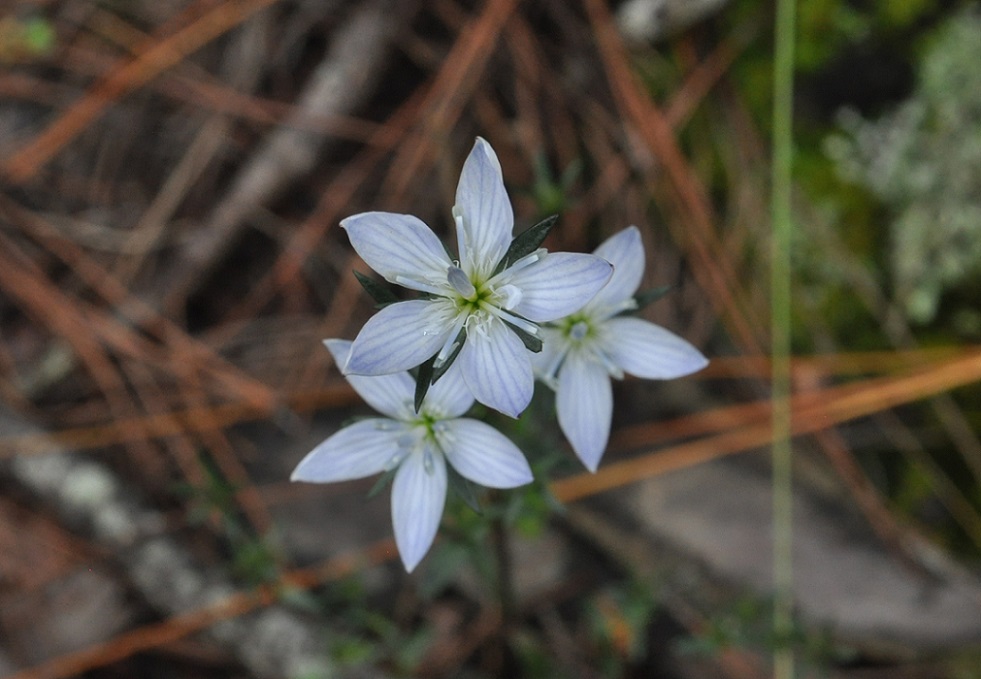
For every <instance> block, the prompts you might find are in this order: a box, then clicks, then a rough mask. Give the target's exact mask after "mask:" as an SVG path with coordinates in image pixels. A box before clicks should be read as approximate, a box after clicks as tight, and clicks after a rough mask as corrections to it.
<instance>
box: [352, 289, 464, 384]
mask: <svg viewBox="0 0 981 679" xmlns="http://www.w3.org/2000/svg"><path fill="white" fill-rule="evenodd" d="M448 310H449V307H448V306H447V305H446V304H445V303H444V300H438V299H436V300H422V299H417V300H411V301H408V302H398V303H396V304H391V305H389V306H387V307H385V308H384V309H382V310H381V311H379V312H378V313H377V314H375V315H374V316H372V317H371V318H369V319H368V322H367V323H365V324H364V327H363V328H361V332H359V333H358V336H357V337H355V338H354V342H353V343H352V344H351V353H350V355H349V356H348V359H347V363H346V364H345V365H344V366H343V367H342V368H341V372H343V373H344V374H345V375H387V374H391V373H396V372H402V371H403V370H408V369H410V368H414V367H416V366H417V365H420V364H421V363H422V362H423V361H425V360H426V359H428V358H429V357H430V356H432V355H433V354H435V353H436V352H437V351H439V348H440V347H441V346H443V343H444V342H445V341H446V338H447V336H448V335H449V333H450V331H451V329H452V325H451V323H452V317H451V316H448V315H447V311H448Z"/></svg>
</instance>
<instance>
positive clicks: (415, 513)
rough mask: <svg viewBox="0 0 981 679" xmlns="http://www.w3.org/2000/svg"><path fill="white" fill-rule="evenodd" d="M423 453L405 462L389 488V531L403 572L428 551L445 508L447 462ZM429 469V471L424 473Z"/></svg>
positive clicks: (410, 569)
mask: <svg viewBox="0 0 981 679" xmlns="http://www.w3.org/2000/svg"><path fill="white" fill-rule="evenodd" d="M428 459H429V464H428V465H427V463H426V454H425V453H423V452H422V451H419V452H416V453H413V454H412V455H409V457H407V458H405V460H404V461H403V462H402V464H401V465H400V466H399V470H398V472H397V473H396V474H395V481H394V483H393V484H392V527H393V528H394V530H395V544H396V545H398V548H399V554H400V555H401V556H402V563H403V564H405V570H406V571H408V572H410V573H411V572H412V569H413V568H415V567H416V566H417V565H418V564H419V562H420V561H422V557H424V556H425V555H426V552H428V551H429V547H430V546H431V545H432V544H433V539H434V538H435V537H436V531H437V530H438V529H439V521H440V519H441V518H442V516H443V506H444V505H445V504H446V461H445V460H444V459H443V456H442V455H439V454H430V455H429V458H428ZM427 466H428V469H427Z"/></svg>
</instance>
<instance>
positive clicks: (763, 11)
mask: <svg viewBox="0 0 981 679" xmlns="http://www.w3.org/2000/svg"><path fill="white" fill-rule="evenodd" d="M798 5H799V8H798V37H797V40H798V44H797V61H796V64H795V69H796V87H795V102H794V105H795V140H796V157H795V164H794V179H795V187H794V195H793V202H794V219H795V223H794V231H793V279H794V285H793V291H792V294H793V319H792V322H793V326H792V337H793V353H794V356H793V361H792V369H793V370H792V380H793V388H794V394H793V399H792V404H793V408H794V419H793V426H794V430H795V433H796V434H797V437H796V438H795V439H794V474H795V486H794V489H795V508H794V509H795V511H794V569H795V574H794V575H795V581H794V589H793V595H794V602H795V622H794V627H793V633H792V634H791V635H788V636H787V638H775V637H774V635H773V633H772V632H771V617H772V598H771V596H772V585H771V581H772V577H771V565H770V564H771V556H770V554H771V544H770V541H771V538H770V524H771V483H770V472H769V468H768V465H769V462H768V460H769V457H768V454H767V446H768V444H769V441H770V430H769V417H770V401H769V386H768V385H769V375H770V362H769V360H768V344H769V332H770V330H769V328H770V321H769V314H768V305H769V302H768V300H769V291H768V273H767V272H768V267H769V260H768V258H769V254H770V251H769V247H770V233H771V231H770V224H769V188H768V185H769V177H770V160H769V159H770V151H769V141H768V140H769V135H770V132H771V130H770V120H771V98H770V97H771V81H772V71H773V59H772V54H773V39H772V34H773V8H772V7H771V4H770V3H764V2H760V1H759V0H729V1H728V2H727V1H726V0H681V1H679V0H627V1H625V2H608V1H606V0H573V1H570V0H543V1H541V2H527V1H526V2H519V1H518V0H485V1H483V2H480V1H474V2H471V1H469V0H433V1H432V2H429V1H427V2H421V1H413V0H406V1H404V2H396V1H394V0H392V1H388V0H364V1H361V2H354V1H353V0H235V1H231V0H225V1H222V0H153V1H151V0H4V2H3V3H2V4H0V676H2V677H7V678H10V679H13V678H16V679H27V678H28V677H32V678H41V677H45V678H54V677H90V678H92V679H96V678H98V679H103V678H115V677H141V678H144V677H146V678H155V677H160V678H172V677H180V678H187V679H196V678H210V677H242V678H246V677H249V678H251V677H255V678H265V677H269V678H273V677H286V678H290V679H293V678H295V679H319V678H321V677H377V678H384V677H468V678H471V677H472V678H474V679H479V678H482V677H584V678H592V677H611V678H617V677H638V678H640V677H643V678H648V677H651V678H666V679H675V678H676V679H688V678H691V679H695V678H703V677H720V678H732V679H743V678H745V679H751V678H755V677H767V676H770V674H771V669H770V657H771V655H772V653H773V651H774V649H777V648H786V647H790V648H792V649H793V650H794V653H795V656H796V658H797V663H798V669H799V673H800V675H801V676H811V677H843V678H849V679H852V678H853V679H878V678H887V677H888V678H889V679H895V678H900V679H902V678H917V679H919V678H934V677H935V678H942V679H970V678H978V677H981V442H979V430H981V405H979V404H981V387H979V386H978V381H979V379H981V294H979V290H981V285H979V283H981V68H979V67H978V65H979V64H981V8H979V5H978V3H976V2H968V1H966V0H965V1H961V2H954V1H947V2H942V1H940V0H910V1H908V2H891V1H889V0H862V1H856V0H808V1H807V2H801V3H798ZM477 135H480V136H483V137H485V138H486V139H488V141H490V143H491V144H492V145H493V147H494V148H495V150H496V151H497V153H498V155H499V157H500V159H501V163H502V165H503V170H504V177H505V181H506V183H507V185H508V190H509V193H510V195H511V198H512V200H513V203H514V206H515V214H516V218H517V225H516V231H517V230H520V229H523V228H526V227H527V226H530V225H532V224H534V223H536V222H537V221H538V220H539V219H541V218H542V217H544V216H548V215H551V214H556V213H558V214H559V215H560V219H559V222H558V226H557V227H556V228H555V229H554V230H553V232H552V234H551V235H550V236H549V240H548V241H547V242H546V245H547V246H548V247H550V248H552V249H560V250H570V251H584V252H588V251H591V250H592V249H593V248H595V247H596V246H597V245H598V244H599V243H600V242H601V241H602V240H604V239H605V238H606V237H608V236H610V235H611V234H613V233H615V232H617V231H619V230H620V229H622V228H624V227H625V226H627V225H629V224H637V225H638V226H639V227H640V228H641V232H642V234H643V239H644V244H645V249H646V252H647V256H648V263H647V273H646V278H645V281H644V287H645V288H656V287H660V286H671V290H670V292H669V293H668V294H667V295H666V296H664V297H663V298H662V299H660V300H658V301H657V302H656V303H654V304H653V305H651V306H650V307H648V308H647V309H646V310H645V311H644V316H645V317H646V318H648V319H649V320H652V321H654V322H656V323H659V324H661V325H663V326H665V327H667V328H668V329H670V330H672V331H673V332H675V333H678V334H680V335H682V336H683V337H685V338H686V339H688V340H689V341H691V342H692V343H693V344H695V345H696V346H697V347H699V348H700V349H701V350H702V351H703V352H704V353H705V354H706V355H707V356H709V357H710V358H711V359H712V362H711V364H710V365H709V367H708V368H707V369H706V370H704V371H702V372H701V373H699V374H697V375H694V376H692V377H689V378H685V379H682V380H678V381H674V382H668V383H653V382H641V381H639V380H630V379H628V380H626V381H624V382H621V383H618V384H617V385H616V387H615V397H616V403H617V408H616V412H615V420H614V430H613V436H612V439H611V444H610V448H609V450H608V452H607V454H606V457H605V459H604V462H603V465H602V466H601V468H600V471H599V473H597V474H596V475H590V474H586V473H583V471H582V469H581V467H580V466H579V465H578V464H577V463H576V462H575V461H574V458H573V456H572V455H571V452H570V451H569V450H568V448H567V447H566V444H565V443H564V441H562V439H561V437H560V436H559V435H558V434H557V428H556V427H555V423H554V413H553V412H552V411H551V408H552V405H551V400H552V399H551V398H550V394H548V393H547V392H546V393H542V394H539V395H538V396H536V400H535V402H534V404H533V408H532V411H531V412H530V413H529V414H528V416H527V417H526V418H523V419H522V421H521V422H520V423H517V424H508V423H506V422H502V421H501V420H494V422H495V423H496V424H499V425H501V426H510V427H511V429H510V430H509V433H510V435H512V436H513V437H514V438H515V440H516V441H517V442H518V443H519V444H520V446H521V447H522V449H523V450H524V451H525V452H526V454H527V455H528V456H529V458H530V459H531V460H532V462H533V464H534V465H536V469H537V470H538V471H539V472H541V473H540V475H539V478H540V481H539V482H538V483H537V485H536V486H535V487H533V488H531V489H528V490H524V491H515V492H513V493H509V494H507V495H506V500H505V503H504V506H505V507H506V512H507V521H508V522H509V524H510V525H511V526H512V527H513V530H512V534H511V535H512V537H511V545H510V546H511V552H510V557H511V562H512V566H513V568H512V570H511V576H512V578H513V585H514V590H515V593H516V600H515V602H514V610H513V611H510V612H509V614H508V615H504V614H502V610H501V607H500V606H499V605H498V602H497V599H496V598H495V594H494V586H493V582H494V581H495V575H494V574H493V573H490V574H488V572H487V571H488V566H487V564H488V562H489V560H488V559H487V558H485V557H486V555H487V554H488V552H489V550H491V549H492V545H491V544H490V543H491V542H492V541H491V538H490V537H489V535H488V524H487V520H486V517H482V516H478V515H476V514H474V513H473V512H471V511H470V510H469V509H466V508H465V507H462V506H460V503H459V502H458V501H455V500H453V501H451V505H450V507H449V510H448V514H447V519H446V522H445V524H444V529H443V530H442V531H441V539H440V541H439V542H438V543H437V545H436V546H435V547H434V548H433V551H432V552H431V553H430V555H429V556H428V557H427V559H426V560H425V561H424V562H423V563H422V565H421V566H420V567H419V569H418V570H417V571H416V572H415V573H413V574H412V575H411V576H409V575H406V574H405V572H404V570H403V569H402V567H401V564H400V563H399V562H398V559H397V554H396V553H395V550H394V546H393V544H392V543H391V541H390V537H389V536H390V534H391V527H390V521H389V506H388V498H387V492H383V493H381V494H380V495H378V496H377V497H372V498H370V499H366V497H365V496H366V494H368V493H369V491H370V489H371V488H372V486H373V484H374V480H373V479H368V480H365V481H362V482H352V483H346V484H338V485H334V486H308V485H292V484H290V483H289V482H288V478H289V473H290V471H291V470H292V469H293V467H294V466H295V465H296V464H297V462H299V460H300V459H301V458H302V457H303V455H305V454H306V452H307V451H309V450H310V449H311V448H312V447H313V446H314V445H316V443H318V442H319V441H320V440H322V439H323V438H325V437H326V436H328V435H330V434H331V433H332V432H334V431H336V430H337V428H338V427H339V426H340V425H341V424H343V423H345V422H347V421H349V420H350V419H351V418H352V417H355V416H359V415H365V414H367V413H368V412H369V411H368V409H367V407H366V406H364V405H363V404H362V403H361V402H360V400H359V399H358V397H357V396H356V395H355V394H354V393H353V392H352V391H351V390H350V389H349V388H348V387H347V386H346V384H345V382H344V380H343V378H342V377H341V376H340V374H339V373H338V371H337V369H336V367H335V366H334V365H333V364H332V361H331V359H330V356H329V354H328V352H327V351H326V350H324V349H323V347H322V346H321V339H323V338H325V337H343V338H352V337H353V336H354V335H355V333H356V332H357V330H358V329H359V328H360V327H361V325H362V324H363V323H364V321H365V320H366V319H367V318H368V317H369V316H370V315H371V313H373V307H372V303H371V302H370V300H369V298H368V297H367V295H366V294H365V293H364V292H363V291H362V289H361V287H360V285H359V284H358V282H357V280H356V279H355V277H354V276H353V275H352V270H359V271H361V272H363V273H368V268H367V267H366V265H364V264H363V263H362V262H361V261H360V260H359V259H358V258H357V256H356V255H354V253H353V251H352V250H351V248H350V246H349V244H348V242H347V239H346V238H345V236H344V234H343V233H342V232H341V230H340V229H339V228H338V226H337V223H338V221H339V220H340V219H342V218H344V217H345V216H348V215H351V214H354V213H357V212H362V211H366V210H388V211H394V212H404V213H410V214H414V215H417V216H419V217H420V218H422V219H423V220H425V221H426V222H427V223H428V224H429V225H431V226H432V227H433V228H434V229H435V230H436V231H437V233H440V234H443V235H447V236H448V235H449V234H450V233H451V228H450V227H451V219H450V207H451V206H452V203H453V196H454V191H455V186H456V181H457V178H458V175H459V171H460V168H461V166H462V164H463V161H464V159H465V157H466V155H467V153H468V152H469V150H470V148H471V147H472V145H473V142H474V138H475V137H476V136H477Z"/></svg>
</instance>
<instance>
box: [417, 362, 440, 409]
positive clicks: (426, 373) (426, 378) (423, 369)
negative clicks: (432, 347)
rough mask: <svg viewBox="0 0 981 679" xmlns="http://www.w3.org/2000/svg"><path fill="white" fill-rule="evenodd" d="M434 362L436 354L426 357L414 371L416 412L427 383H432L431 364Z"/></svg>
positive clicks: (426, 390)
mask: <svg viewBox="0 0 981 679" xmlns="http://www.w3.org/2000/svg"><path fill="white" fill-rule="evenodd" d="M435 363H436V354H433V355H432V356H431V357H429V358H427V359H426V362H425V363H423V364H422V365H420V366H419V368H418V371H417V372H416V393H415V407H416V412H417V413H418V412H419V408H421V407H422V402H423V400H424V399H425V398H426V392H428V391H429V385H430V384H432V383H433V381H434V380H433V364H435Z"/></svg>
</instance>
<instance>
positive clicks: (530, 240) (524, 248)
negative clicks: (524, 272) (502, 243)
mask: <svg viewBox="0 0 981 679" xmlns="http://www.w3.org/2000/svg"><path fill="white" fill-rule="evenodd" d="M558 218H559V216H558V215H552V216H551V217H546V218H545V219H543V220H542V221H540V222H538V223H537V224H535V225H534V226H533V227H531V228H529V229H526V230H524V231H522V232H521V233H519V234H518V235H517V236H515V238H514V240H513V241H511V245H509V246H508V251H507V252H505V253H504V257H502V258H501V261H500V262H498V263H497V266H496V267H494V274H498V273H500V272H502V271H504V270H505V269H506V268H508V266H510V265H511V264H513V263H514V262H516V261H518V260H519V259H521V258H522V257H524V256H525V255H530V254H531V253H533V252H534V251H535V250H537V249H538V248H539V247H540V246H541V244H542V243H543V242H544V241H545V237H546V236H548V232H549V231H551V230H552V227H553V226H555V222H556V220H557V219H558Z"/></svg>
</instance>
